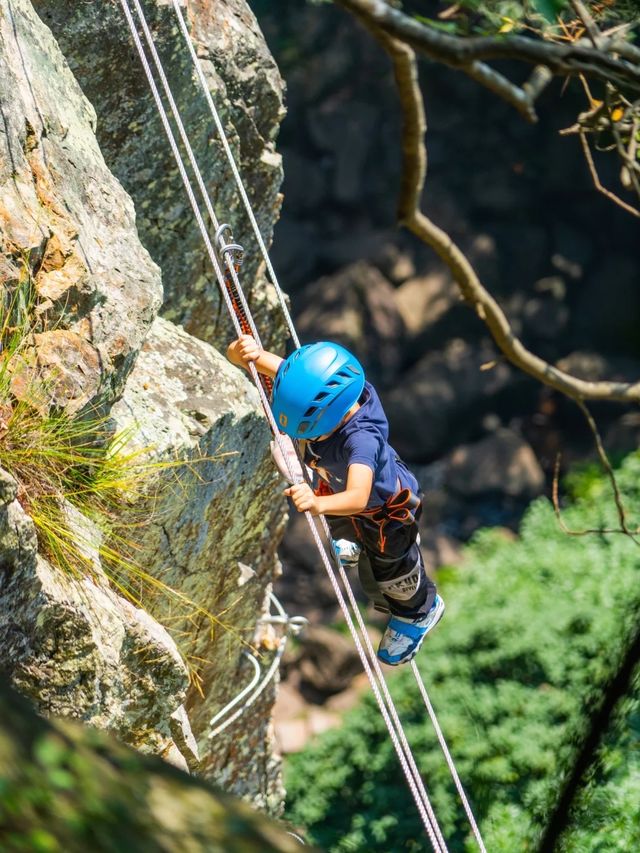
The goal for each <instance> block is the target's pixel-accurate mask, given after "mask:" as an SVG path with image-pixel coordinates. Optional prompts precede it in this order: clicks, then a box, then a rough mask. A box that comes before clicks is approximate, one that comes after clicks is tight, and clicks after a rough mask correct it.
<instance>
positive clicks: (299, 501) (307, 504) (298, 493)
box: [284, 483, 320, 515]
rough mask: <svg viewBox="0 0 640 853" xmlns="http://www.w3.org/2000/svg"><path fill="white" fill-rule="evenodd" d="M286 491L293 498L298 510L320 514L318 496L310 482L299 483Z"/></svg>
mask: <svg viewBox="0 0 640 853" xmlns="http://www.w3.org/2000/svg"><path fill="white" fill-rule="evenodd" d="M284 493H285V495H288V496H289V497H290V498H291V500H292V501H293V505H294V506H295V508H296V509H297V510H298V512H310V513H311V515H319V514H320V509H319V507H318V498H317V497H316V495H314V493H313V490H312V488H311V486H310V485H309V484H308V483H297V484H296V485H295V486H290V487H289V488H288V489H285V490H284Z"/></svg>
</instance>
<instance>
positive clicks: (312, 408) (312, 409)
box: [304, 406, 318, 418]
mask: <svg viewBox="0 0 640 853" xmlns="http://www.w3.org/2000/svg"><path fill="white" fill-rule="evenodd" d="M317 411H318V407H317V406H309V408H308V409H307V411H306V412H305V413H304V416H305V418H310V417H311V415H313V414H314V413H315V412H317Z"/></svg>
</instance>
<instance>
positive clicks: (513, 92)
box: [460, 60, 538, 123]
mask: <svg viewBox="0 0 640 853" xmlns="http://www.w3.org/2000/svg"><path fill="white" fill-rule="evenodd" d="M460 70H461V71H464V73H465V74H467V75H468V76H469V77H471V78H472V79H473V80H475V81H476V82H477V83H481V84H482V85H483V86H486V88H487V89H490V90H491V91H492V92H493V93H494V94H495V95H498V96H499V97H501V98H503V99H504V100H505V101H506V102H507V103H509V104H511V106H513V107H515V108H516V109H517V110H518V112H519V113H520V114H521V115H522V116H523V118H525V119H526V120H527V121H529V122H531V123H534V122H536V121H538V116H537V115H536V111H535V107H534V106H533V102H534V100H535V96H534V97H532V93H531V92H530V91H529V90H527V89H526V88H525V87H524V86H523V87H522V88H520V86H516V84H515V83H512V82H511V81H510V80H508V79H507V78H506V77H505V76H504V74H500V72H499V71H496V70H495V69H493V68H491V66H489V65H487V64H486V63H485V62H479V61H478V60H476V61H475V62H472V63H471V64H470V65H464V66H463V67H462V68H461V69H460Z"/></svg>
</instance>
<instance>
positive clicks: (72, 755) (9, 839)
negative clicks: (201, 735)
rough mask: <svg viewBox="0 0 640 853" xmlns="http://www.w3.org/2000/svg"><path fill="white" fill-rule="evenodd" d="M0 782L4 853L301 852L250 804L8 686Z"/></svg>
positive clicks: (1, 696)
mask: <svg viewBox="0 0 640 853" xmlns="http://www.w3.org/2000/svg"><path fill="white" fill-rule="evenodd" d="M0 781H1V783H2V790H3V804H6V803H9V804H10V805H11V807H10V808H9V809H3V815H2V841H3V849H4V850H18V849H20V848H22V849H23V850H25V849H27V850H38V849H39V850H43V849H47V850H65V851H73V850H78V851H79V850H83V851H84V850H93V851H96V853H109V851H113V850H164V851H167V853H183V851H185V850H194V851H195V850H207V851H209V853H296V851H299V850H300V843H299V842H298V841H296V840H295V838H293V837H292V836H291V834H289V833H287V832H286V831H285V830H284V829H283V828H282V827H281V826H278V824H277V823H276V822H275V821H273V820H269V819H268V818H267V817H265V816H264V815H259V814H256V812H254V811H252V810H251V809H249V808H248V807H247V805H246V804H245V803H241V802H239V801H238V800H236V799H234V798H233V797H229V796H228V795H225V794H224V793H223V792H222V791H220V790H219V789H214V788H212V787H211V786H210V785H207V784H205V783H204V782H202V781H201V780H198V779H195V778H194V777H193V776H187V775H185V774H184V773H180V772H179V771H177V770H176V769H175V768H173V767H169V766H167V764H166V763H165V762H162V761H159V760H158V759H157V758H153V757H151V756H142V755H139V754H136V753H135V752H133V751H132V750H131V749H128V748H127V747H125V746H123V745H122V744H119V743H117V742H116V741H115V740H114V739H113V738H109V737H107V736H106V735H105V734H104V733H102V732H95V731H93V732H91V731H87V730H86V729H83V728H81V727H80V726H78V725H76V724H74V723H72V722H70V721H69V720H55V721H49V720H43V719H42V718H41V717H39V716H37V715H36V714H35V713H34V711H33V709H32V708H31V707H30V706H29V703H27V702H25V701H24V700H23V699H21V697H20V696H18V695H17V694H16V693H15V692H14V691H13V690H11V689H10V688H9V687H8V686H7V685H6V684H5V683H3V682H2V683H0ZM305 850H308V851H309V853H312V851H313V850H316V853H318V851H317V848H311V847H305Z"/></svg>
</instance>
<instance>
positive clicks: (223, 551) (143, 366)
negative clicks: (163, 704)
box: [111, 319, 284, 808]
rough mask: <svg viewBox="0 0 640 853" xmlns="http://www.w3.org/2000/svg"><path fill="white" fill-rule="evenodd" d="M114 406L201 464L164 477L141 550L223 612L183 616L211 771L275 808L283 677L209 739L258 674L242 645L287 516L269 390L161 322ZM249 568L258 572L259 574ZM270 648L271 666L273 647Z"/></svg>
mask: <svg viewBox="0 0 640 853" xmlns="http://www.w3.org/2000/svg"><path fill="white" fill-rule="evenodd" d="M111 414H112V417H113V418H114V420H115V421H116V423H117V426H118V428H119V429H129V428H130V427H131V426H134V427H135V429H136V434H135V438H134V439H133V442H132V447H135V445H138V446H139V447H142V448H149V449H150V452H151V453H152V455H153V457H154V459H158V460H162V459H174V458H180V459H186V460H189V461H191V466H190V468H191V470H190V471H189V470H187V471H185V472H184V473H180V475H179V482H178V483H176V480H175V472H174V471H173V469H170V470H169V471H167V472H166V474H164V475H161V476H162V477H164V478H165V479H166V482H165V484H164V485H162V486H161V487H160V489H159V490H158V492H159V494H160V495H161V496H160V497H159V498H157V499H156V502H155V505H154V517H153V518H150V519H149V523H148V524H147V525H145V528H144V530H142V531H141V532H140V538H139V541H138V543H137V544H138V549H137V551H136V558H137V560H138V561H140V562H141V563H142V564H143V565H146V566H153V573H154V575H155V576H156V577H159V578H160V579H161V580H162V581H163V582H165V583H167V584H169V585H170V586H171V587H173V588H174V589H179V590H180V591H181V592H182V593H184V594H185V595H187V596H188V597H189V599H190V600H191V601H194V602H196V603H197V604H198V605H200V606H201V607H203V608H206V609H207V610H208V611H209V612H211V613H213V614H221V615H220V620H221V623H222V627H219V626H214V628H213V631H212V630H211V625H210V624H209V623H208V621H207V619H206V618H205V617H204V616H201V617H195V618H194V619H193V620H191V624H190V625H184V626H183V625H175V622H174V623H173V624H174V627H175V629H176V630H177V631H178V632H180V631H182V630H184V631H185V632H186V634H187V636H188V641H187V642H186V645H185V653H188V654H189V655H190V657H191V658H192V659H193V660H194V661H196V662H197V661H199V662H200V664H199V665H198V666H197V670H198V681H199V684H200V689H201V691H202V692H203V693H204V696H205V698H204V699H203V698H202V696H201V695H200V692H199V691H198V690H196V689H195V688H192V689H191V691H190V693H189V698H188V703H187V707H188V710H189V716H190V719H191V722H192V725H193V728H194V732H195V734H196V736H197V737H198V739H199V743H200V755H201V759H202V769H203V772H205V773H206V775H207V776H209V777H210V778H213V779H215V780H216V781H218V782H219V783H223V784H224V787H225V788H227V789H230V790H233V791H234V792H235V793H242V794H246V795H250V796H251V797H252V798H253V800H254V801H256V802H260V803H261V804H264V805H268V806H269V807H270V808H274V807H276V806H277V804H279V802H280V799H281V796H282V791H281V788H280V781H279V766H278V763H277V762H276V761H273V760H272V759H271V758H270V757H269V753H270V749H269V745H270V737H271V735H270V730H269V714H268V708H269V704H270V702H272V701H273V695H274V694H273V690H274V688H273V685H272V686H271V687H270V689H269V690H268V691H266V693H265V694H264V696H263V698H262V701H261V702H260V703H259V704H257V705H255V706H252V707H251V709H250V710H248V711H247V713H245V714H243V716H242V718H241V719H240V720H239V721H238V723H237V725H235V726H232V727H230V728H229V729H227V730H226V731H225V732H224V734H221V735H219V736H218V737H216V738H215V739H214V740H209V739H208V737H207V735H208V732H209V726H208V723H209V720H210V718H211V717H212V716H213V714H214V713H215V712H216V711H217V710H219V709H220V708H221V707H223V706H224V705H226V704H227V702H229V700H230V699H232V698H233V697H234V696H235V695H236V693H237V692H238V691H239V689H240V688H241V687H242V686H244V684H245V683H248V682H249V681H250V677H251V672H250V670H249V669H248V668H247V666H246V665H243V656H242V651H243V649H244V648H246V647H247V646H246V644H247V643H251V642H252V641H254V634H255V631H256V617H257V616H259V614H260V613H262V612H263V609H264V605H265V585H266V584H268V583H269V581H270V580H271V578H272V576H273V572H274V566H275V565H276V548H277V545H278V543H279V540H280V537H281V533H282V526H283V523H284V512H283V511H284V500H283V497H282V488H283V487H282V484H281V482H280V480H279V478H278V476H277V474H276V472H275V468H274V466H273V464H272V462H271V458H270V454H269V436H270V433H269V431H268V428H267V425H266V422H265V420H264V418H263V417H262V415H261V413H260V410H259V408H258V399H257V393H256V392H255V389H253V387H252V385H251V384H250V383H249V381H248V380H247V379H246V378H245V377H244V376H243V375H242V373H241V372H240V371H239V370H238V369H237V368H235V367H233V366H231V365H230V364H229V362H227V360H226V359H225V358H223V357H222V356H221V355H220V354H219V353H218V352H217V351H216V350H214V349H213V348H212V347H211V346H209V345H208V344H205V343H203V342H201V341H199V340H197V339H195V338H193V337H191V336H190V335H188V334H187V333H186V332H184V331H181V330H179V329H177V328H176V327H175V326H173V324H171V323H169V322H168V321H166V320H162V319H157V320H156V321H155V323H154V325H153V326H152V329H151V332H150V333H149V336H148V337H147V340H146V342H145V344H144V347H143V350H142V352H141V354H140V357H139V358H138V361H137V363H136V366H135V368H134V370H133V372H132V374H131V376H130V378H129V382H128V383H127V387H126V390H125V393H124V395H123V398H122V400H120V401H119V402H118V403H116V405H115V406H114V407H113V409H112V412H111ZM156 488H157V487H156ZM240 564H242V565H243V566H249V567H250V568H251V569H252V570H253V574H251V575H250V577H248V579H246V578H247V576H248V575H249V574H250V573H248V572H243V570H242V569H241V566H240ZM170 606H171V601H170V600H166V602H164V603H163V602H159V603H158V606H157V609H156V610H154V615H156V616H157V617H158V618H159V619H160V620H161V621H162V619H163V617H164V618H169V617H170V615H171V613H170ZM260 640H261V637H258V639H257V642H258V646H260ZM261 651H262V653H263V665H264V668H265V669H266V668H267V667H268V662H269V656H270V652H269V649H268V647H265V648H263V649H262V650H261Z"/></svg>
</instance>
